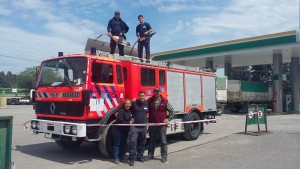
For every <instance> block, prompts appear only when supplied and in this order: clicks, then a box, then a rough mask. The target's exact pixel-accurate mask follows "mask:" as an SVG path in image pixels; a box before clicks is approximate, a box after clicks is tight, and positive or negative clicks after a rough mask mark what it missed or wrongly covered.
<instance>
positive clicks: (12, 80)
mask: <svg viewBox="0 0 300 169" xmlns="http://www.w3.org/2000/svg"><path fill="white" fill-rule="evenodd" d="M16 77H17V76H16V75H15V74H12V73H11V71H8V72H7V74H6V77H5V79H6V83H7V84H8V86H9V87H10V88H14V87H16Z"/></svg>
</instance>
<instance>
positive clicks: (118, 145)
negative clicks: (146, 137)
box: [111, 99, 133, 164]
mask: <svg viewBox="0 0 300 169" xmlns="http://www.w3.org/2000/svg"><path fill="white" fill-rule="evenodd" d="M130 107H131V100H130V99H125V100H124V101H123V102H122V104H120V105H119V107H118V109H119V110H118V118H117V120H116V121H115V122H114V124H131V123H132V122H133V120H132V115H131V112H130ZM111 130H112V135H113V156H114V163H115V164H120V161H119V159H120V160H125V154H126V143H127V136H128V131H129V126H112V129H111Z"/></svg>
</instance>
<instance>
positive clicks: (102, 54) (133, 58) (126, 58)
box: [86, 50, 212, 72]
mask: <svg viewBox="0 0 300 169" xmlns="http://www.w3.org/2000/svg"><path fill="white" fill-rule="evenodd" d="M86 53H87V54H90V51H87V52H86ZM96 53H97V56H99V57H109V58H112V59H118V60H122V61H131V62H135V63H142V64H150V65H158V66H166V67H170V68H176V69H183V70H190V71H201V72H212V71H211V70H209V69H200V68H199V67H192V66H185V65H179V64H174V63H172V62H170V61H168V62H161V61H153V60H151V63H145V62H141V61H140V59H139V58H138V57H136V56H130V55H125V56H119V55H118V54H113V55H112V54H110V53H108V52H106V51H101V50H96ZM144 61H145V60H144Z"/></svg>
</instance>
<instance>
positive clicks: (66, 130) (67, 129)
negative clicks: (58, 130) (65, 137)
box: [64, 126, 71, 134]
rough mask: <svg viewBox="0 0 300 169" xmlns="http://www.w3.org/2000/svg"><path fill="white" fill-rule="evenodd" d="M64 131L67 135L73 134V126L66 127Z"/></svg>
mask: <svg viewBox="0 0 300 169" xmlns="http://www.w3.org/2000/svg"><path fill="white" fill-rule="evenodd" d="M64 131H65V133H66V134H69V133H70V132H71V126H65V129H64Z"/></svg>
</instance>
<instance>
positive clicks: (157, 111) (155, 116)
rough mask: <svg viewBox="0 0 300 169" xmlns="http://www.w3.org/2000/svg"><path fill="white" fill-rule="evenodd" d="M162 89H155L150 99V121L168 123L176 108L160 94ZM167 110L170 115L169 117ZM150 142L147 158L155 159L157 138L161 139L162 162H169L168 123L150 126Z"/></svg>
mask: <svg viewBox="0 0 300 169" xmlns="http://www.w3.org/2000/svg"><path fill="white" fill-rule="evenodd" d="M159 92H160V89H159V88H155V89H154V95H153V96H152V97H151V98H150V99H149V100H148V105H149V123H168V122H169V121H170V120H171V119H172V118H173V116H174V112H173V111H174V109H173V107H172V106H171V104H170V103H169V101H168V100H167V99H165V98H164V97H163V96H162V95H160V94H159ZM167 111H168V112H169V117H168V118H167V115H168V113H167ZM148 131H149V136H150V142H149V147H148V156H147V157H146V159H145V160H150V159H153V157H154V150H155V144H156V140H157V138H158V139H159V141H160V152H161V157H162V159H161V162H162V163H166V162H167V155H168V147H167V124H166V125H163V126H149V129H148Z"/></svg>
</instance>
